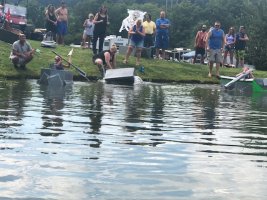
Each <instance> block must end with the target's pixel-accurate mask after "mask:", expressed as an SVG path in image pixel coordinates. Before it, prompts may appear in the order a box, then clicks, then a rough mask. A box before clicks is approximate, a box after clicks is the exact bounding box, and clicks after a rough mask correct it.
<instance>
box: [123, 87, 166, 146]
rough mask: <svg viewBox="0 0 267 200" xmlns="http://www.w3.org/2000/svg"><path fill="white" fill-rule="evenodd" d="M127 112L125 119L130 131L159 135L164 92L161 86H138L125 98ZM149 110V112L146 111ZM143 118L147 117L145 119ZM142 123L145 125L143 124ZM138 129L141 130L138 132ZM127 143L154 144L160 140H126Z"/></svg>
mask: <svg viewBox="0 0 267 200" xmlns="http://www.w3.org/2000/svg"><path fill="white" fill-rule="evenodd" d="M126 104H127V112H126V118H125V121H126V122H129V124H128V125H127V126H126V128H127V130H128V131H130V132H135V131H139V134H145V133H144V132H146V131H147V132H148V134H149V135H151V136H161V135H162V133H161V131H162V130H161V127H162V126H161V124H163V120H162V117H163V108H164V92H163V90H162V88H161V86H155V85H153V86H147V85H143V86H140V88H139V90H137V92H134V93H133V95H128V96H127V99H126ZM148 111H150V113H149V112H148ZM145 119H148V120H147V121H145ZM144 123H146V125H145V126H144ZM140 130H143V132H142V133H140ZM126 143H128V144H138V145H151V146H156V145H157V144H159V143H162V142H160V140H158V139H153V138H150V141H149V142H148V143H140V142H138V143H135V142H134V141H132V140H128V141H126Z"/></svg>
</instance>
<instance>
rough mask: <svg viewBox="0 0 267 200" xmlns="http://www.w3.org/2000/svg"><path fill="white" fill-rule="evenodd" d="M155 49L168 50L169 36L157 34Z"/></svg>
mask: <svg viewBox="0 0 267 200" xmlns="http://www.w3.org/2000/svg"><path fill="white" fill-rule="evenodd" d="M155 47H156V48H158V49H168V47H169V36H168V35H167V34H166V33H161V32H159V33H157V34H156V41H155Z"/></svg>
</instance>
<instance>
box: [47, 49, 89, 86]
mask: <svg viewBox="0 0 267 200" xmlns="http://www.w3.org/2000/svg"><path fill="white" fill-rule="evenodd" d="M52 52H53V53H54V54H56V55H57V56H59V57H60V58H61V59H62V60H64V61H65V62H67V63H68V64H69V65H70V66H72V67H73V68H74V69H76V70H77V71H78V72H79V74H80V75H81V76H83V77H84V78H86V80H87V81H90V80H89V78H88V77H87V76H86V73H85V72H84V71H83V70H81V69H80V68H79V67H77V66H75V65H74V64H72V63H71V62H69V61H67V60H66V59H64V58H63V57H62V56H61V55H59V54H58V53H56V52H55V51H52ZM72 52H73V49H72V50H71V51H70V53H69V54H68V56H71V55H72Z"/></svg>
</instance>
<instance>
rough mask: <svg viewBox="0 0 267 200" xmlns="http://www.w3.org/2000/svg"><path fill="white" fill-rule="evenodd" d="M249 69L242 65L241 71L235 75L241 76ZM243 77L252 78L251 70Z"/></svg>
mask: <svg viewBox="0 0 267 200" xmlns="http://www.w3.org/2000/svg"><path fill="white" fill-rule="evenodd" d="M249 70H250V68H249V67H243V71H242V72H241V73H239V74H237V75H236V77H238V76H241V75H242V74H246V73H247V72H248V71H249ZM244 78H245V79H250V78H254V75H253V73H252V71H251V72H249V73H248V74H247V75H246V76H245V77H244Z"/></svg>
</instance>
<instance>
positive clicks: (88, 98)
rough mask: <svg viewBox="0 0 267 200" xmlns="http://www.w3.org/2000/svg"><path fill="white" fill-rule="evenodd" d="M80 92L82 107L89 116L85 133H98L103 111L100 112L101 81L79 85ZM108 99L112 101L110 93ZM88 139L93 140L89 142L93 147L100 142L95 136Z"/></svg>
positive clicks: (102, 87)
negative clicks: (88, 126) (87, 129)
mask: <svg viewBox="0 0 267 200" xmlns="http://www.w3.org/2000/svg"><path fill="white" fill-rule="evenodd" d="M80 93H81V99H82V103H83V108H84V110H85V111H86V112H88V116H89V118H90V122H89V124H90V128H91V130H90V131H87V133H89V134H99V131H100V128H101V122H102V117H103V112H102V107H103V105H102V100H103V94H104V86H103V83H101V82H98V83H94V84H90V85H88V86H86V87H81V89H80ZM108 99H109V100H110V101H111V102H112V95H111V96H108ZM88 140H89V141H93V142H94V143H93V144H90V146H91V147H95V148H99V147H100V145H101V143H102V142H101V141H100V140H99V139H97V138H94V139H88Z"/></svg>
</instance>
